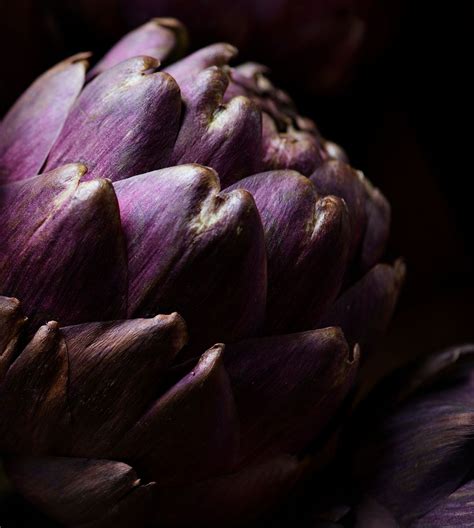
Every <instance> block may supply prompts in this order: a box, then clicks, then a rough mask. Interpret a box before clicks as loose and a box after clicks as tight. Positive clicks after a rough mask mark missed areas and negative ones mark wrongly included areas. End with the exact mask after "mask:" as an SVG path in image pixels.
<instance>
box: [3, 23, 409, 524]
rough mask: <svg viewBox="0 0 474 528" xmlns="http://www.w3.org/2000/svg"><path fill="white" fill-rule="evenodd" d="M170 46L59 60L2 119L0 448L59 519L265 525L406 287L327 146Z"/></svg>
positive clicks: (359, 193) (176, 41)
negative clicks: (94, 59)
mask: <svg viewBox="0 0 474 528" xmlns="http://www.w3.org/2000/svg"><path fill="white" fill-rule="evenodd" d="M182 35H183V28H182V27H181V26H180V25H179V23H177V22H176V21H175V20H170V19H165V20H159V19H157V20H153V21H152V22H149V23H148V24H146V25H144V26H143V27H141V28H139V29H137V30H135V31H134V32H133V33H131V34H129V35H127V36H126V37H124V39H123V40H121V41H120V42H119V43H118V44H117V45H116V46H115V47H114V48H113V49H112V50H111V51H110V52H109V53H108V54H107V55H106V56H105V57H104V58H103V59H102V60H101V61H99V62H98V63H97V64H96V65H95V66H94V67H93V68H92V70H90V71H89V72H88V71H87V68H88V55H87V54H81V55H77V56H75V57H72V58H70V59H67V60H65V61H64V62H62V63H60V64H58V65H57V66H55V67H54V68H52V69H51V70H49V71H48V72H46V73H45V74H44V75H43V76H42V77H40V78H39V79H38V80H37V81H35V83H34V84H33V85H32V86H31V87H30V88H29V89H28V90H27V91H26V92H25V93H24V94H23V95H22V96H21V97H20V99H19V100H18V101H17V103H16V104H15V105H14V106H13V107H12V109H11V110H10V111H9V112H8V114H7V115H6V116H5V118H4V119H3V122H2V123H1V128H0V178H1V182H2V185H1V186H0V204H1V207H0V216H1V219H0V226H1V227H0V248H1V260H0V284H1V290H0V293H2V294H3V295H4V297H2V298H1V302H0V320H1V323H0V452H1V453H2V454H3V455H5V457H6V458H5V467H6V470H7V473H8V475H9V477H10V479H11V481H12V482H13V484H14V485H15V487H16V488H17V489H18V490H19V491H20V492H21V493H22V494H23V495H24V496H25V497H26V498H27V499H28V500H30V501H31V502H33V503H34V504H35V505H37V506H38V507H39V508H40V509H42V510H43V511H45V512H46V513H47V514H48V515H49V516H51V517H52V518H55V519H56V520H58V521H59V522H61V523H62V524H64V525H67V526H76V527H79V526H80V527H82V528H85V527H87V528H90V527H96V526H132V525H133V526H141V525H149V524H153V523H157V524H160V525H163V526H183V525H188V524H191V523H192V524H193V525H203V526H209V525H218V524H219V523H225V524H226V525H230V524H239V523H243V522H245V521H246V520H248V519H250V518H253V517H255V516H256V515H259V514H260V513H262V512H265V511H268V510H270V509H271V508H272V507H274V505H275V504H276V503H277V502H278V501H279V500H280V499H281V497H283V496H284V495H285V494H286V493H287V492H288V490H289V489H291V488H292V487H293V486H294V485H295V484H296V483H297V482H298V481H299V480H300V479H301V478H302V477H303V476H304V475H305V474H306V473H307V471H308V468H310V467H312V464H311V463H310V462H308V460H310V459H311V454H312V453H313V452H314V446H316V445H318V442H319V443H321V440H320V439H321V438H322V435H324V434H327V431H328V428H329V427H334V420H335V419H336V414H337V413H339V411H340V409H341V406H342V404H343V402H344V401H345V400H346V398H347V396H348V394H349V392H350V390H351V388H352V387H353V386H354V383H355V382H356V377H357V371H358V363H359V348H360V349H361V351H362V359H363V360H364V358H365V360H367V358H368V354H369V351H370V350H371V347H372V346H373V343H374V340H375V339H376V338H377V337H378V336H379V335H380V334H381V332H383V330H384V328H385V326H386V325H387V323H388V321H389V319H390V317H391V314H392V312H393V309H394V305H395V302H396V298H397V295H398V291H399V288H400V285H401V281H402V277H403V265H402V264H401V263H400V262H397V263H396V264H395V265H394V266H392V265H388V264H381V263H379V260H380V258H381V257H382V255H383V253H384V248H385V244H386V241H387V236H388V228H389V216H390V211H389V206H388V203H387V201H386V200H385V198H384V197H383V196H382V195H381V193H380V192H379V191H378V190H377V189H375V188H373V187H372V186H371V184H370V183H369V182H368V181H367V180H366V179H365V178H364V177H363V175H362V174H361V173H360V172H357V171H355V170H353V169H352V168H350V167H349V165H347V164H346V163H345V162H344V161H343V158H344V157H345V155H344V153H343V152H342V150H341V149H340V148H338V147H337V146H336V145H334V144H332V143H329V142H327V141H325V140H324V139H323V138H322V136H321V135H320V134H319V133H318V131H317V129H316V127H315V126H314V124H313V123H312V122H311V121H309V120H308V119H304V118H302V117H300V116H299V115H298V114H297V112H296V110H295V107H294V105H293V103H292V101H291V100H290V98H289V97H288V96H287V95H286V94H285V93H283V92H281V91H280V90H278V89H276V88H275V87H274V86H272V84H271V83H270V82H269V81H268V79H267V78H266V77H265V69H264V68H263V67H262V66H260V65H257V64H243V65H240V66H237V67H230V66H229V61H230V59H232V58H233V56H234V55H235V52H236V50H235V49H234V48H233V47H232V46H229V45H227V44H215V45H212V46H209V47H207V48H204V49H201V50H200V51H198V52H196V53H194V54H192V55H188V56H185V57H184V58H182V59H181V60H179V61H177V62H171V63H170V62H169V58H170V57H172V59H173V60H174V59H175V57H176V54H178V53H179V52H180V51H181V50H182V38H181V37H182ZM160 61H161V62H162V63H163V64H164V67H162V68H159V66H160ZM17 299H18V300H17ZM20 302H21V307H20ZM23 314H25V315H26V316H27V317H25V315H23ZM178 314H179V315H178ZM308 457H309V458H308Z"/></svg>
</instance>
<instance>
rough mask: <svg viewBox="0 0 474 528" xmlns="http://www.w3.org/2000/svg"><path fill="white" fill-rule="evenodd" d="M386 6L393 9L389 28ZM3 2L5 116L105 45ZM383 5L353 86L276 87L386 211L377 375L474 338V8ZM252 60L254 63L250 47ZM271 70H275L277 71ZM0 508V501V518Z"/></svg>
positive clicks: (43, 14) (0, 90) (0, 91)
mask: <svg viewBox="0 0 474 528" xmlns="http://www.w3.org/2000/svg"><path fill="white" fill-rule="evenodd" d="M37 4H41V2H37ZM384 5H386V6H387V9H388V6H390V8H391V9H390V11H388V13H389V18H388V24H387V12H384ZM0 6H1V13H0V39H1V40H2V76H1V83H0V111H1V113H2V114H3V112H4V111H5V110H6V108H7V107H8V105H9V104H10V103H11V102H12V101H13V100H14V97H15V96H16V95H18V93H19V90H21V89H23V88H25V87H26V86H27V85H28V83H29V82H31V80H32V79H33V78H34V77H35V76H36V75H37V74H38V73H40V71H42V70H43V69H44V68H45V67H47V66H49V65H50V64H52V63H54V61H56V60H58V59H60V58H61V57H62V56H64V55H65V54H68V53H71V52H75V51H78V50H79V49H80V47H81V45H82V42H77V41H75V36H77V35H81V38H82V39H83V40H84V42H87V41H88V40H89V41H90V42H93V43H94V44H93V47H96V48H97V49H98V50H101V49H104V47H105V45H106V43H107V39H108V37H107V36H104V35H97V34H94V35H92V34H88V32H87V28H85V27H84V26H82V25H80V24H78V21H77V20H71V19H68V20H67V21H66V22H65V23H66V26H67V28H68V29H67V35H66V37H65V36H64V34H63V33H62V32H61V28H60V27H58V25H57V20H56V19H54V18H53V17H51V16H50V15H49V13H48V12H47V10H44V9H42V7H41V5H39V6H38V5H36V6H31V2H27V1H25V0H17V1H16V2H15V3H14V5H13V4H12V3H11V2H9V3H7V2H6V1H4V0H2V2H1V3H0ZM394 7H395V9H394ZM379 10H380V13H379V14H380V15H381V17H382V18H380V23H379V22H378V19H377V16H375V15H374V17H373V19H371V20H370V23H371V24H372V29H373V28H375V33H377V31H378V33H380V31H387V34H386V35H380V34H378V35H377V43H376V45H375V46H374V44H373V42H372V43H371V42H369V43H368V44H367V47H366V49H365V53H363V54H361V60H360V63H359V65H358V67H357V68H356V69H355V72H354V75H353V77H352V79H351V81H350V82H349V83H347V84H345V85H344V86H342V87H339V88H338V89H337V90H333V91H332V92H331V93H330V94H325V95H321V94H319V95H318V94H315V93H314V91H311V92H309V91H308V90H305V87H304V86H302V83H301V82H300V81H299V79H298V76H295V75H292V76H291V78H289V79H288V78H286V79H285V78H284V77H283V78H281V79H279V81H280V84H282V85H283V87H284V88H286V89H287V90H288V91H290V93H291V94H292V95H293V97H294V99H295V100H296V102H297V104H298V106H299V107H300V109H301V110H302V112H303V113H305V114H307V115H309V116H310V117H312V118H314V119H315V121H316V122H317V124H318V126H319V128H320V129H321V131H322V132H323V134H324V135H325V136H326V137H328V138H330V139H332V140H334V141H336V142H338V143H340V144H341V145H343V146H344V148H345V149H346V151H347V152H348V154H349V157H350V159H351V163H352V165H354V166H355V167H357V168H359V169H361V170H363V171H364V173H365V174H366V175H367V176H368V177H369V178H370V179H371V180H372V181H373V182H374V183H375V184H376V185H377V186H379V187H380V188H381V189H382V190H383V192H384V193H385V195H386V196H387V197H388V199H389V200H390V202H391V204H392V212H393V227H392V238H391V243H390V248H389V257H390V258H394V257H396V256H398V255H403V256H404V257H405V259H406V262H407V266H408V276H407V281H406V284H405V287H404V290H403V293H402V296H401V299H400V303H399V306H398V309H397V313H396V316H395V318H394V321H393V323H392V325H391V328H390V331H389V334H388V335H387V337H386V338H385V339H384V342H383V343H382V347H383V349H384V350H385V351H386V352H387V353H388V357H389V360H388V361H387V355H385V354H384V356H383V360H381V361H380V362H379V364H377V362H375V363H374V366H373V368H374V370H378V369H382V370H385V369H388V368H391V367H392V366H393V365H394V364H397V363H400V362H403V361H406V360H407V359H408V358H411V357H414V356H417V355H419V354H427V353H430V352H432V351H434V350H436V349H439V348H442V347H445V346H448V345H450V344H456V343H462V342H465V341H469V340H473V339H474V321H473V315H474V267H473V262H474V255H473V247H474V229H473V227H472V224H473V222H472V216H473V210H474V204H473V203H472V202H473V199H472V191H471V188H472V185H471V181H472V179H473V176H474V174H473V169H472V161H471V153H472V151H473V147H472V142H473V132H472V126H473V117H474V116H473V102H472V101H473V97H474V82H473V80H472V74H473V72H472V69H473V64H474V61H473V51H474V49H473V48H474V46H473V40H474V36H473V27H474V7H473V4H472V3H471V2H468V1H465V2H452V3H450V4H445V3H439V4H438V3H429V5H428V3H426V2H397V3H396V5H395V6H394V2H387V3H386V4H384V3H382V2H381V3H380V5H379ZM32 15H33V18H32ZM76 24H77V25H76ZM380 28H382V29H380ZM89 37H91V38H89ZM381 37H385V38H381ZM81 38H79V40H81ZM191 38H192V35H191ZM383 41H384V42H383ZM381 42H383V45H382V44H381ZM87 47H89V48H90V47H91V46H87ZM243 58H244V59H245V56H244V57H243ZM252 58H254V59H255V58H256V59H257V60H258V58H259V57H258V50H254V54H253V57H252ZM295 61H298V57H295ZM272 66H273V69H274V70H276V71H277V69H278V64H273V65H272ZM298 67H299V68H301V70H302V71H303V70H305V69H307V68H310V67H311V65H309V64H307V63H305V62H301V63H298ZM14 500H16V501H17V500H19V499H17V498H15V499H14ZM5 508H7V506H6V505H3V504H2V505H0V519H2V517H3V518H5V517H4V514H5V511H6V509H5ZM17 508H18V505H17V506H16V508H15V509H17ZM2 509H3V511H2ZM5 519H6V518H5ZM20 522H22V521H20ZM1 524H2V528H7V527H8V526H10V527H13V526H24V524H15V523H14V522H13V521H12V522H11V523H10V524H8V523H7V522H3V519H2V523H1Z"/></svg>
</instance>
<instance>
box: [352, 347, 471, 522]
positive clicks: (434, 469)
mask: <svg viewBox="0 0 474 528" xmlns="http://www.w3.org/2000/svg"><path fill="white" fill-rule="evenodd" d="M473 386H474V345H473V344H467V345H462V346H455V347H452V348H449V349H447V350H443V351H441V352H438V353H436V354H432V355H431V356H428V357H426V358H423V359H421V360H419V361H418V362H416V363H414V364H412V365H409V366H408V367H405V368H404V369H401V370H400V371H398V372H396V373H395V374H394V375H392V376H391V377H390V378H388V379H386V380H384V381H383V383H382V385H381V387H379V388H378V389H377V390H376V391H375V393H374V394H373V396H372V398H371V399H370V400H369V401H368V402H367V404H366V405H367V409H368V410H369V412H370V415H371V418H370V421H371V422H372V424H373V423H374V416H375V415H376V416H377V419H376V420H375V424H376V426H375V427H373V428H372V430H370V429H369V430H368V434H366V435H363V436H362V437H361V438H360V439H359V442H358V447H357V449H356V450H355V453H354V455H353V459H354V460H353V464H354V468H355V476H356V479H357V481H356V482H357V484H356V488H357V489H358V490H362V491H363V492H364V494H365V495H366V497H365V500H364V501H363V502H362V503H361V505H360V506H359V510H360V517H361V526H394V527H395V526H399V525H400V526H407V527H413V528H457V527H466V528H467V527H469V526H473V525H474V510H473V496H474V480H473V463H472V460H473V458H472V457H473V447H474V446H473V442H472V438H473V434H474V408H473V403H472V392H473ZM374 403H376V404H377V405H374ZM374 411H376V412H374ZM362 429H363V428H362ZM368 503H370V504H371V505H372V507H371V508H367V506H366V505H367V504H368ZM382 516H383V517H382ZM382 519H384V522H383V523H382ZM377 520H378V521H379V524H378V525H377V524H375V522H376V521H377ZM399 523H400V524H399Z"/></svg>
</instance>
